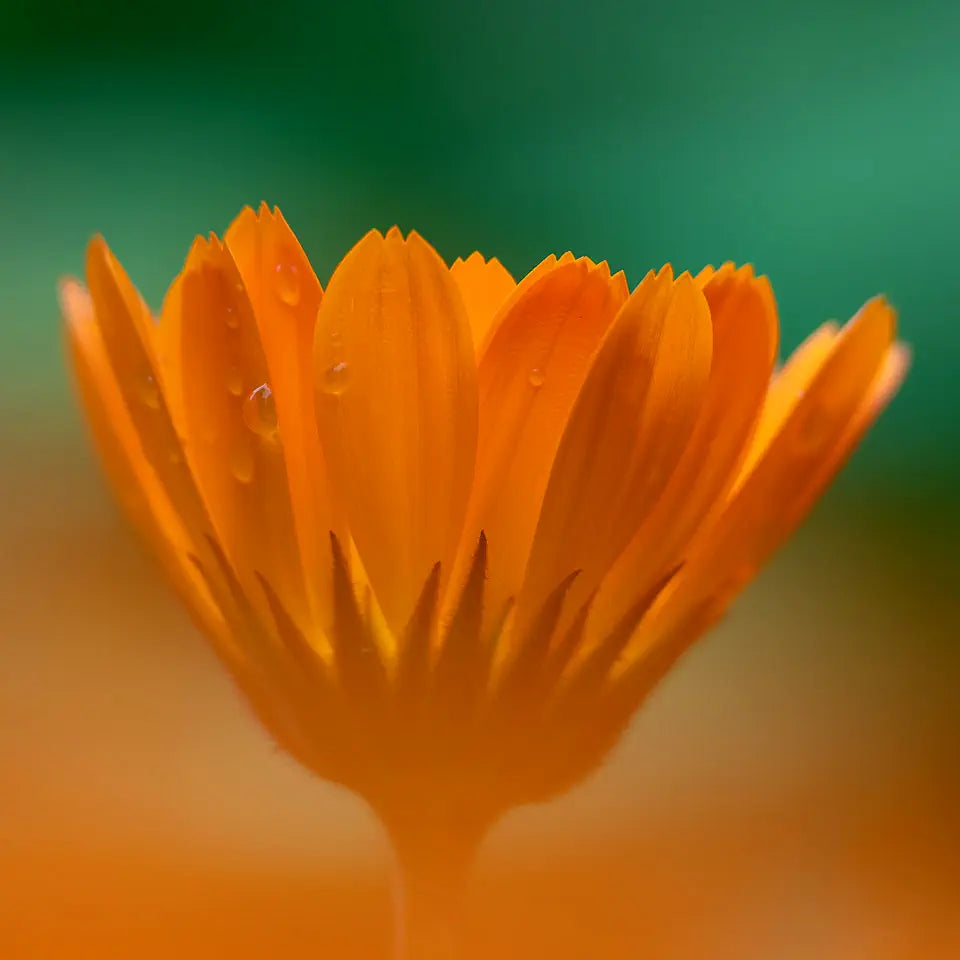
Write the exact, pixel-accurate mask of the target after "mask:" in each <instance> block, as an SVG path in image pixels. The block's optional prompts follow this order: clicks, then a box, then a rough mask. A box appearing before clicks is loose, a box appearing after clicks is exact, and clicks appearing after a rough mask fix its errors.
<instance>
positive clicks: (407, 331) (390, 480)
mask: <svg viewBox="0 0 960 960" xmlns="http://www.w3.org/2000/svg"><path fill="white" fill-rule="evenodd" d="M314 383H315V389H316V405H317V424H318V427H319V431H320V440H321V444H322V446H323V451H324V454H325V456H326V461H327V464H328V466H329V469H330V473H331V476H332V478H333V483H334V487H335V490H336V493H337V495H338V497H339V499H340V501H341V502H342V503H343V505H344V509H345V511H346V514H347V519H348V522H349V525H350V530H351V532H352V534H353V538H354V541H355V542H356V545H357V548H358V550H359V553H360V556H361V558H362V561H363V565H364V567H365V569H366V572H367V575H368V577H369V579H370V583H371V584H372V586H373V589H374V591H375V593H376V596H377V599H378V601H379V603H380V607H381V609H382V610H383V613H384V616H385V617H386V619H387V622H388V623H389V624H390V626H391V628H392V629H393V631H394V633H395V634H398V635H399V633H400V631H402V629H403V626H404V624H405V623H406V622H407V620H408V618H409V616H410V614H411V612H412V610H413V608H414V605H415V603H416V601H417V597H418V596H419V593H420V590H421V588H422V586H423V584H424V582H425V581H426V579H427V576H428V575H429V573H430V570H431V569H432V567H433V566H434V564H436V563H437V562H438V561H439V562H440V563H441V571H442V573H443V574H444V575H448V574H449V569H450V561H451V560H452V558H453V555H454V552H455V550H456V547H457V543H458V541H459V537H460V531H461V526H462V522H463V515H464V510H465V509H466V503H467V498H468V497H469V494H470V486H471V481H472V478H473V466H474V458H475V456H476V437H477V385H476V361H475V359H474V348H473V340H472V337H471V335H470V326H469V321H468V319H467V314H466V310H465V309H464V306H463V303H462V301H461V299H460V294H459V291H458V290H457V287H456V284H455V283H454V282H453V280H452V278H451V276H450V272H449V270H448V269H447V267H446V265H445V264H444V263H443V261H442V260H441V259H440V257H439V256H438V255H437V253H436V251H434V249H433V248H432V247H430V246H429V245H428V244H427V243H426V241H424V240H423V239H422V238H421V237H420V236H419V235H418V234H416V233H411V234H410V235H409V237H408V238H407V239H406V240H404V239H403V237H402V236H401V234H400V232H399V231H398V230H397V229H396V228H394V229H393V230H391V231H390V232H389V233H388V234H387V236H386V237H383V236H382V235H381V234H380V233H379V232H377V231H371V232H370V233H368V234H367V235H366V237H364V238H363V239H362V240H361V241H360V242H359V243H358V244H357V245H356V246H355V247H354V248H353V250H352V251H351V252H350V253H349V254H348V255H347V257H346V258H345V259H344V260H343V262H342V263H341V264H340V266H339V267H337V269H336V271H335V273H334V275H333V277H332V279H331V280H330V284H329V286H328V288H327V292H326V294H325V296H324V299H323V304H322V305H321V307H320V313H319V316H318V323H317V331H316V340H315V343H314Z"/></svg>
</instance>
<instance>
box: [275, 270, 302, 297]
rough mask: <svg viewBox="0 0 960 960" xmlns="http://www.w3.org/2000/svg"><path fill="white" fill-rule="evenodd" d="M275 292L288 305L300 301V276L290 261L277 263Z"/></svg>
mask: <svg viewBox="0 0 960 960" xmlns="http://www.w3.org/2000/svg"><path fill="white" fill-rule="evenodd" d="M276 270H277V294H278V295H279V297H280V299H281V300H282V301H283V302H284V303H285V304H286V305H287V306H288V307H295V306H296V305H297V304H298V303H299V302H300V277H299V276H298V275H297V268H296V267H295V266H294V265H293V264H292V263H278V264H277V267H276Z"/></svg>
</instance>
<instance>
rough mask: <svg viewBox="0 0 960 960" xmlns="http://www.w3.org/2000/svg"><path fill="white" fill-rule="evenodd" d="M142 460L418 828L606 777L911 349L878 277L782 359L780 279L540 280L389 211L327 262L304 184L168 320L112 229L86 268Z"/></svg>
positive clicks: (233, 646) (306, 705)
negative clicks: (304, 204) (625, 735)
mask: <svg viewBox="0 0 960 960" xmlns="http://www.w3.org/2000/svg"><path fill="white" fill-rule="evenodd" d="M62 302H63V306H64V311H65V314H66V317H67V332H68V342H69V347H70V352H71V357H72V360H73V364H74V368H75V371H76V377H77V380H78V383H79V387H80V390H81V393H82V396H83V400H84V405H85V407H86V410H87V413H88V416H89V418H90V421H91V424H92V427H93V431H94V433H95V436H96V439H97V442H98V445H99V447H100V451H101V454H102V456H103V459H104V461H105V464H106V467H107V470H108V472H109V474H110V475H111V478H112V480H113V483H114V486H115V487H116V490H117V492H118V495H119V496H120V498H121V499H122V500H123V501H124V503H125V505H126V507H127V508H128V511H129V512H130V513H131V515H132V516H133V517H134V519H135V521H136V523H137V525H138V526H139V528H140V530H141V531H142V533H143V535H144V536H145V538H146V539H147V540H148V541H149V543H150V545H151V546H152V548H153V549H154V551H155V552H156V554H157V555H158V557H159V558H160V560H161V562H162V563H163V565H164V567H165V569H166V571H167V573H168V575H169V577H170V579H171V581H172V582H173V584H174V585H175V586H176V588H177V590H178V591H179V593H180V595H181V597H182V598H183V600H184V602H185V603H186V604H187V606H188V607H189V609H190V610H191V612H192V614H193V615H194V617H195V619H196V621H197V622H198V623H199V624H200V626H201V627H202V628H203V630H204V631H205V633H206V634H207V636H208V637H209V638H210V640H211V641H212V643H213V644H214V646H215V648H216V650H217V653H218V654H219V656H220V658H221V659H222V661H223V663H224V664H225V665H226V667H227V668H228V670H229V671H230V673H231V674H232V676H233V677H234V679H235V680H236V682H237V684H238V686H239V687H240V689H241V690H242V691H243V692H244V694H245V695H246V697H247V698H248V700H249V702H250V703H251V704H252V706H253V708H254V709H255V710H256V712H257V714H258V716H259V717H260V719H261V720H262V721H263V723H264V724H265V725H266V727H267V728H268V729H269V730H270V732H271V733H272V734H273V736H274V737H275V738H276V740H277V741H278V742H279V743H280V744H281V745H282V746H283V747H284V748H285V749H287V750H288V751H289V752H290V753H291V754H293V755H294V756H295V757H297V758H298V759H299V760H300V761H301V762H302V763H304V764H305V765H306V766H308V767H309V768H310V769H312V770H314V771H316V772H317V773H318V774H320V775H321V776H323V777H327V778H330V779H333V780H336V781H339V782H341V783H344V784H346V785H348V786H350V787H351V788H353V789H354V790H356V791H358V792H359V793H361V794H363V795H364V796H365V797H366V798H367V799H368V800H369V801H370V802H371V803H372V804H373V806H374V807H375V808H377V809H378V810H379V811H380V812H381V814H382V815H383V816H384V818H385V819H386V820H387V821H388V823H389V822H390V821H391V820H392V819H396V818H398V817H402V815H403V814H402V812H401V811H403V810H410V809H417V810H420V811H424V810H427V811H432V810H434V809H435V808H436V809H439V808H440V807H441V806H442V807H443V808H444V809H456V810H459V811H462V812H463V817H464V819H466V820H470V819H473V820H475V821H476V823H477V824H478V827H479V825H482V824H484V823H487V822H489V821H490V820H491V819H493V818H494V817H495V816H496V815H497V814H498V813H500V812H501V811H502V810H504V809H506V808H507V807H509V806H511V805H513V804H516V803H521V802H525V801H530V800H537V799H542V798H545V797H548V796H550V795H552V794H554V793H556V792H558V791H561V790H563V789H565V788H567V787H568V786H569V785H571V784H572V783H574V782H576V781H577V780H578V779H579V778H580V777H582V776H583V775H584V774H585V773H587V772H588V771H589V770H590V769H591V768H592V767H593V766H594V765H595V764H597V763H598V762H599V761H600V759H601V758H602V757H603V756H604V754H605V752H606V751H607V750H608V749H609V748H610V746H612V744H613V743H615V742H616V739H617V737H618V736H619V734H620V732H621V730H622V729H623V727H624V726H625V724H626V723H627V721H628V720H629V718H630V716H631V715H632V713H633V712H634V710H635V709H636V708H637V706H638V705H639V703H640V702H641V701H642V700H643V698H644V697H645V695H646V694H647V693H648V692H649V690H650V689H651V688H652V686H653V685H654V684H655V683H656V681H657V680H658V679H659V678H660V676H661V675H662V674H663V673H664V672H665V671H666V670H667V669H668V668H669V667H670V665H671V664H672V663H673V662H674V661H675V660H676V658H677V657H678V656H679V655H680V654H681V653H682V652H683V651H684V650H685V649H686V648H687V647H688V646H689V645H690V643H691V642H692V641H693V640H695V639H696V638H697V637H698V636H699V635H700V634H702V633H703V632H704V631H705V630H706V629H707V628H708V627H710V626H711V625H712V624H713V623H714V622H715V621H716V620H717V619H718V618H719V617H720V616H721V615H722V614H723V613H724V611H725V610H726V608H727V606H728V604H729V603H730V601H731V600H732V599H733V597H734V596H735V595H736V593H737V592H738V591H739V590H740V589H741V588H742V587H743V585H744V584H745V583H746V582H747V581H748V580H749V579H750V578H751V577H752V575H753V574H754V572H755V571H756V570H757V568H758V567H759V566H760V565H761V564H762V563H763V562H764V561H765V560H766V559H767V557H768V556H769V555H770V554H771V552H772V551H773V550H774V549H775V548H776V547H777V546H778V545H779V544H780V543H781V542H782V541H783V540H784V539H785V537H786V536H787V535H788V534H789V533H790V532H791V531H792V530H793V529H794V528H795V526H796V525H797V524H798V523H799V521H800V520H801V519H802V517H803V516H804V514H805V513H806V512H807V510H808V509H809V508H810V506H811V505H812V504H813V502H814V501H815V500H816V499H817V497H818V496H819V495H820V493H821V492H822V490H823V489H824V487H825V486H826V484H827V483H828V482H829V481H830V479H831V478H832V476H833V475H834V474H835V472H836V471H837V469H838V468H839V467H840V465H841V464H842V462H843V461H844V459H845V458H846V456H847V454H848V453H849V452H850V451H851V449H852V448H853V447H854V445H855V444H856V443H857V441H858V440H859V439H860V437H861V436H862V435H863V433H864V432H865V430H866V429H867V427H868V426H869V425H870V423H871V422H872V420H873V419H874V417H875V416H876V415H877V413H878V412H879V410H880V409H881V408H882V407H883V405H884V404H885V402H886V401H887V399H888V398H889V397H890V396H891V395H892V393H893V392H894V391H895V389H896V387H897V386H898V384H899V382H900V379H901V378H902V376H903V374H904V372H905V370H906V366H907V354H906V351H905V350H904V348H902V347H901V346H899V345H897V344H896V343H895V340H894V314H893V312H892V310H891V308H890V307H889V306H888V305H887V303H886V302H885V301H883V300H882V299H875V300H871V301H869V302H868V303H867V304H866V305H865V306H864V307H863V308H862V309H861V310H860V312H859V313H858V314H857V315H856V316H855V317H854V318H853V319H852V320H851V321H850V322H849V323H848V324H847V325H846V326H844V327H843V328H842V329H841V328H838V327H837V326H835V325H833V324H827V325H825V326H823V327H821V328H820V329H819V330H818V331H817V332H816V333H814V334H813V335H812V336H811V337H810V338H809V339H808V340H807V341H806V342H805V343H804V344H803V346H801V347H800V348H799V350H797V351H796V353H795V354H794V355H793V356H792V357H791V358H790V360H789V361H788V362H787V364H786V365H785V366H784V367H783V368H782V369H780V370H777V371H775V370H774V363H775V356H776V352H777V318H776V310H775V305H774V300H773V295H772V292H771V290H770V287H769V284H768V282H767V280H766V278H764V277H758V276H756V275H755V274H754V272H753V270H752V269H751V268H750V267H740V268H739V269H738V268H735V267H734V266H732V265H731V264H725V265H724V266H722V267H721V268H720V269H718V270H714V269H713V268H709V267H708V268H706V269H705V270H703V271H702V272H701V273H700V274H698V275H697V276H696V277H693V276H691V275H690V274H687V273H684V274H681V275H680V276H675V275H674V273H673V271H672V269H671V268H670V267H669V266H665V267H663V268H662V269H661V270H659V271H658V272H655V273H654V272H651V273H649V274H648V275H647V276H646V277H644V278H643V280H642V281H641V282H640V283H639V284H638V285H637V286H636V287H635V288H634V289H633V290H632V291H631V290H630V288H629V287H628V285H627V282H626V280H625V278H624V276H623V274H622V273H617V274H615V275H613V276H611V274H610V271H609V269H608V268H607V265H606V264H605V263H601V264H595V263H593V262H591V261H590V260H587V259H583V258H581V259H575V258H574V257H573V256H572V255H571V254H565V255H564V256H562V257H560V258H559V259H557V258H555V257H548V258H547V259H546V260H544V261H543V262H542V263H541V264H540V265H539V266H538V267H537V268H536V269H535V270H533V271H532V272H531V273H530V274H529V275H528V276H526V277H525V278H524V279H523V280H522V281H521V282H520V283H519V284H515V283H514V281H513V279H512V278H511V277H510V275H509V274H508V273H507V271H506V270H505V269H504V268H503V267H502V266H501V265H500V264H499V263H498V262H497V261H496V260H484V259H483V258H482V257H481V256H480V255H479V254H473V255H472V256H471V257H469V258H468V259H467V260H465V261H461V260H457V261H456V262H455V263H454V264H453V266H452V267H449V268H448V267H447V265H446V264H445V263H444V262H443V260H441V258H440V257H439V256H438V254H437V253H436V252H435V251H434V250H433V248H432V247H430V246H429V245H428V244H427V243H426V242H425V241H424V240H423V239H422V238H421V237H420V236H419V235H417V234H416V233H411V234H409V235H408V236H407V237H406V238H404V237H403V236H402V235H401V234H400V232H399V231H398V230H397V229H396V228H394V229H392V230H390V231H389V232H388V233H387V234H386V236H383V235H382V234H380V233H379V232H377V231H372V232H370V233H368V234H367V235H366V236H365V237H364V238H363V239H362V240H361V241H360V242H359V243H358V244H357V245H356V246H355V247H354V248H353V250H351V251H350V252H349V253H348V254H347V256H346V257H345V258H344V260H343V261H342V262H341V263H340V265H339V266H338V267H337V269H336V271H335V272H334V274H333V276H332V278H331V280H330V282H329V284H328V286H327V288H326V290H325V291H324V290H322V289H321V285H320V283H319V282H318V280H317V278H316V276H315V274H314V272H313V270H312V268H311V266H310V263H309V262H308V260H307V258H306V256H305V255H304V253H303V251H302V249H301V248H300V246H299V244H298V242H297V240H296V238H295V237H294V235H293V233H292V232H291V231H290V229H289V228H288V227H287V224H286V223H285V221H284V219H283V217H282V216H281V215H280V213H279V211H277V210H274V211H272V212H271V211H270V210H268V209H267V208H266V207H265V206H263V207H261V209H260V211H259V213H254V212H253V211H252V210H250V209H246V210H244V211H243V212H242V213H241V214H240V216H239V217H238V218H237V219H236V221H235V222H234V223H233V224H232V226H231V227H230V229H229V230H228V231H227V233H226V236H225V238H224V240H223V241H220V240H219V239H218V238H217V237H216V236H211V237H210V238H209V239H208V240H205V239H202V238H198V239H197V240H196V242H195V243H194V245H193V247H192V249H191V251H190V253H189V255H188V257H187V260H186V264H185V266H184V269H183V272H182V273H181V274H180V276H179V277H178V278H177V279H176V280H175V281H174V283H173V285H172V286H171V288H170V291H169V293H168V295H167V297H166V299H165V301H164V304H163V308H162V311H161V313H160V316H159V318H156V319H155V318H154V317H153V316H152V315H151V313H150V311H149V310H148V308H147V307H146V306H145V304H144V302H143V300H142V299H141V298H140V296H139V295H138V293H137V291H136V290H135V288H134V287H133V285H132V284H131V282H130V281H129V279H128V278H127V276H126V274H125V273H124V272H123V270H122V268H121V267H120V265H119V263H118V262H117V261H116V260H115V259H114V257H113V255H112V254H111V253H110V251H109V250H108V248H107V246H106V244H105V243H104V242H103V240H102V239H99V238H97V239H95V240H93V241H92V243H91V244H90V247H89V251H88V256H87V287H86V288H84V287H83V286H81V284H79V283H78V282H75V281H66V282H65V283H64V284H63V286H62Z"/></svg>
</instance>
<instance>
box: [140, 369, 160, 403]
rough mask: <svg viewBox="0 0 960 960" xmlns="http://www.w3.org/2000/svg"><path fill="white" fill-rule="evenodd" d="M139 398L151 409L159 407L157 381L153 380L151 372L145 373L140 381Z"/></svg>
mask: <svg viewBox="0 0 960 960" xmlns="http://www.w3.org/2000/svg"><path fill="white" fill-rule="evenodd" d="M140 399H141V400H142V401H143V402H144V405H145V406H148V407H149V408H150V409H151V410H159V409H160V388H159V387H158V386H157V381H156V380H154V378H153V375H152V374H149V373H148V374H147V375H146V376H145V377H144V378H143V379H142V380H141V381H140Z"/></svg>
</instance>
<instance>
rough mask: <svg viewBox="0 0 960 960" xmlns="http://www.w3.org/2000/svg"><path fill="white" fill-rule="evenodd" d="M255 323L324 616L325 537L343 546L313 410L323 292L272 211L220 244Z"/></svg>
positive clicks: (308, 568) (241, 219) (303, 545)
mask: <svg viewBox="0 0 960 960" xmlns="http://www.w3.org/2000/svg"><path fill="white" fill-rule="evenodd" d="M224 242H225V244H226V245H227V247H228V249H229V250H230V253H231V255H232V256H233V259H234V261H235V262H236V264H237V268H238V269H239V271H240V276H241V277H242V278H243V284H244V286H245V287H246V290H247V294H248V296H249V298H250V303H251V305H252V307H253V311H254V314H255V316H256V318H257V329H258V331H259V335H260V342H261V343H262V345H263V355H264V361H265V363H266V367H267V370H268V372H269V383H270V387H271V389H272V391H273V399H274V401H275V403H276V411H277V422H278V428H279V434H280V439H281V441H282V444H283V454H284V458H285V460H286V465H287V474H288V478H289V485H290V496H291V501H292V506H293V514H294V521H295V523H296V528H297V537H298V542H299V545H300V552H301V557H302V558H303V567H304V576H305V579H306V584H307V587H308V591H309V593H310V595H311V600H312V608H313V610H314V614H315V616H317V618H318V619H319V621H320V622H321V623H322V624H324V625H327V624H328V623H329V620H330V617H331V614H332V609H333V608H332V576H333V565H332V564H331V562H330V532H331V531H333V532H334V533H336V534H337V536H338V538H339V539H340V540H341V541H342V542H344V543H347V542H348V540H347V536H346V529H345V524H344V521H343V518H342V516H341V511H339V510H338V509H337V505H336V502H335V500H334V497H333V492H332V489H331V486H330V482H329V478H328V475H327V469H326V465H325V463H324V460H323V451H322V450H321V447H320V438H319V435H318V433H317V419H316V413H315V410H314V403H313V337H314V328H315V326H316V319H317V311H318V310H319V308H320V302H321V299H322V296H323V290H322V289H321V287H320V282H319V281H318V280H317V277H316V274H314V272H313V268H312V267H311V265H310V261H309V260H308V259H307V257H306V254H304V252H303V249H302V248H301V247H300V244H299V242H298V241H297V238H296V237H295V236H294V234H293V231H292V230H291V229H290V228H289V227H288V226H287V222H286V221H285V220H284V219H283V216H282V214H281V213H280V211H279V210H276V209H275V210H274V211H273V212H271V211H270V210H269V209H268V208H267V206H266V204H263V205H262V206H261V207H260V211H259V213H256V214H255V213H254V212H253V210H251V209H250V208H249V207H248V208H247V209H245V210H244V211H243V212H242V213H241V214H240V216H238V217H237V219H236V220H234V222H233V224H232V225H231V226H230V229H229V230H227V233H226V235H225V237H224Z"/></svg>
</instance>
